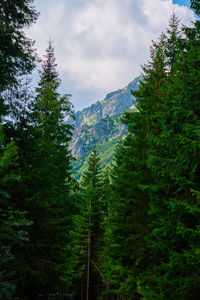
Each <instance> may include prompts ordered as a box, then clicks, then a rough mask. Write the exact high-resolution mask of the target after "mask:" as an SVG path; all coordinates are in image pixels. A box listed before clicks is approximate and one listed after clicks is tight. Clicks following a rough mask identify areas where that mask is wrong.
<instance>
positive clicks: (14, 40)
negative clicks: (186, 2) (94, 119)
mask: <svg viewBox="0 0 200 300" xmlns="http://www.w3.org/2000/svg"><path fill="white" fill-rule="evenodd" d="M32 2H33V1H31V0H12V1H1V3H0V40H1V43H0V299H20V300H21V299H52V298H54V299H55V298H58V299H63V298H64V299H69V298H70V297H72V298H73V299H77V300H78V299H81V300H95V299H113V300H116V299H132V300H137V299H145V300H156V299H158V300H160V299H171V300H174V299H180V300H190V299H191V300H198V299H200V290H199V286H200V279H199V278H200V204H199V197H200V175H199V174H200V170H199V169H200V157H199V153H200V149H199V148H200V85H199V82H200V21H199V20H197V21H195V23H194V24H193V26H191V28H187V27H183V28H181V27H180V26H179V21H178V19H177V17H176V16H175V15H173V16H172V17H171V19H170V23H169V27H168V29H167V31H166V32H165V33H163V34H161V36H160V38H159V39H158V41H157V42H153V44H152V47H151V51H150V59H149V62H148V63H147V64H146V65H144V67H143V81H142V82H141V83H140V87H139V90H138V91H136V92H134V95H135V96H136V98H137V104H136V108H135V110H133V111H129V112H127V113H125V115H124V119H123V122H124V123H125V124H126V126H127V129H128V133H127V137H126V138H125V139H124V140H122V141H121V142H120V143H119V145H118V147H117V149H116V154H115V158H114V160H113V164H112V166H111V168H110V170H109V169H107V170H106V171H103V170H101V168H100V166H99V161H100V157H99V155H98V153H97V151H96V149H93V151H92V153H91V155H90V157H89V158H88V169H87V171H86V172H85V173H84V174H83V176H82V179H81V181H80V182H79V183H78V182H75V181H74V180H73V177H72V175H71V163H72V162H71V161H72V158H71V154H70V151H69V144H70V140H71V138H72V128H71V126H70V125H69V124H68V123H67V122H66V119H67V117H69V116H72V112H71V103H70V101H69V97H70V95H64V96H61V95H60V94H59V92H58V88H59V85H60V83H61V82H60V78H59V74H58V73H57V71H56V62H55V56H54V48H53V45H52V42H51V41H49V44H48V47H47V49H46V54H45V56H44V60H43V65H42V70H41V73H40V80H39V83H38V87H37V88H36V90H35V91H33V92H32V91H31V89H30V84H29V79H26V78H25V79H24V76H25V75H28V74H30V73H31V72H32V70H33V68H34V66H35V64H36V62H37V55H36V54H35V53H34V50H33V42H32V41H30V40H29V39H27V38H26V37H25V35H24V33H23V28H24V27H25V26H27V25H31V24H32V23H33V22H35V21H36V19H37V17H38V14H37V13H36V11H35V10H34V8H33V7H32ZM191 8H192V9H193V10H194V11H195V13H196V15H197V16H199V13H200V2H199V0H195V1H191ZM67 295H68V296H67Z"/></svg>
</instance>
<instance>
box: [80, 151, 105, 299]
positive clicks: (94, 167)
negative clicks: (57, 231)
mask: <svg viewBox="0 0 200 300" xmlns="http://www.w3.org/2000/svg"><path fill="white" fill-rule="evenodd" d="M101 185H102V182H101V169H100V167H99V156H98V153H97V150H96V149H93V151H92V153H91V155H90V157H89V159H88V169H87V170H86V172H85V173H84V174H83V176H82V180H81V191H82V195H81V203H80V214H79V215H78V216H77V217H76V229H75V232H74V240H75V259H76V261H77V263H76V266H75V267H74V268H75V270H76V272H75V277H76V281H77V282H78V284H79V285H78V288H79V293H78V295H77V297H78V298H77V299H80V298H81V299H86V300H88V299H100V292H101V290H102V289H103V288H104V284H105V283H104V282H103V281H104V275H103V273H102V270H101V264H100V252H101V249H102V245H103V222H104V205H103V201H102V186H101ZM80 286H81V289H80Z"/></svg>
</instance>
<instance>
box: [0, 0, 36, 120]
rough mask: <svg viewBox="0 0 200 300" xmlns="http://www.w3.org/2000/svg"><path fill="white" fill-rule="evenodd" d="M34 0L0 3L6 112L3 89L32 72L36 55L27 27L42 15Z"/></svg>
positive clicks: (0, 85) (0, 84)
mask: <svg viewBox="0 0 200 300" xmlns="http://www.w3.org/2000/svg"><path fill="white" fill-rule="evenodd" d="M32 3H33V0H12V1H7V0H2V1H1V2H0V41H1V44H0V66H1V68H0V113H1V114H2V113H3V114H5V111H6V109H5V103H4V99H3V97H2V95H1V93H2V91H4V90H5V89H6V88H8V87H9V86H11V85H13V84H17V83H18V78H17V77H18V76H21V75H25V74H28V73H30V72H31V70H32V69H33V68H34V66H35V61H36V55H35V53H34V50H33V41H31V40H30V39H28V38H27V37H26V36H25V34H24V31H23V29H24V27H27V26H30V25H31V24H33V23H34V22H35V21H36V19H37V17H38V14H37V12H36V10H35V8H34V7H33V6H32Z"/></svg>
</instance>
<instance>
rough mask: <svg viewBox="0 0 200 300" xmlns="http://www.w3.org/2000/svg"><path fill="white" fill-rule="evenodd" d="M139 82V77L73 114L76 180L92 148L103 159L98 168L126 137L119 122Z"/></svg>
mask: <svg viewBox="0 0 200 300" xmlns="http://www.w3.org/2000/svg"><path fill="white" fill-rule="evenodd" d="M141 80H142V77H141V76H138V77H136V78H135V79H134V80H133V81H131V82H130V83H129V84H128V85H127V86H126V87H124V88H123V89H119V90H117V91H114V92H112V93H109V94H108V95H107V96H106V98H105V99H104V100H102V101H97V102H96V103H95V104H92V105H91V106H89V107H87V108H85V109H83V110H82V111H78V112H76V113H75V121H74V122H73V126H74V132H73V139H72V145H71V150H72V155H73V156H74V157H76V159H77V160H76V162H75V164H74V172H75V173H77V175H78V177H80V174H81V173H82V172H84V171H85V169H86V167H87V157H88V155H89V154H90V152H91V151H92V149H93V148H94V147H97V148H98V151H99V153H100V155H101V156H102V160H101V167H105V166H106V164H108V163H109V162H111V160H112V157H113V154H114V149H115V147H116V145H117V143H118V142H119V140H120V139H121V138H123V137H124V136H125V135H126V127H125V125H124V124H123V123H122V122H121V118H122V116H123V112H124V111H125V110H127V109H131V108H134V105H135V100H134V97H133V96H132V95H131V90H137V89H138V87H139V83H140V81H141Z"/></svg>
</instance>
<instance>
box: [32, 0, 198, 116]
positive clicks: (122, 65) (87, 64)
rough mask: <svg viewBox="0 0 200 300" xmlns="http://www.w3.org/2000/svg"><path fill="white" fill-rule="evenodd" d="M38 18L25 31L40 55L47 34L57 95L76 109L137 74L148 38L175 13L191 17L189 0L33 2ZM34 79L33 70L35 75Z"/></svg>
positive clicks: (186, 22)
mask: <svg viewBox="0 0 200 300" xmlns="http://www.w3.org/2000/svg"><path fill="white" fill-rule="evenodd" d="M34 3H35V6H36V9H37V10H38V11H39V12H40V17H39V19H38V21H37V23H36V24H35V25H33V26H32V27H31V28H30V29H29V30H28V33H27V35H28V36H29V37H30V38H32V39H33V40H35V41H36V43H35V47H36V49H37V53H38V54H39V56H40V57H41V58H42V57H43V55H44V54H45V49H46V47H47V45H48V40H49V38H50V37H51V39H52V40H53V43H54V46H55V55H56V59H57V64H58V66H57V70H58V72H59V74H60V77H61V80H62V84H61V93H67V94H72V97H71V102H72V104H73V105H74V109H75V110H81V109H82V108H84V107H86V106H88V105H90V104H92V103H94V102H96V101H97V100H103V99H104V98H105V96H106V94H107V93H109V92H112V91H114V90H116V89H119V88H123V87H124V86H126V85H127V84H128V83H129V82H130V81H132V80H133V79H134V78H135V77H136V76H138V75H140V73H141V66H142V65H143V64H144V63H146V62H147V60H148V57H149V48H150V45H151V42H152V40H157V39H158V37H159V35H160V34H161V32H162V31H163V30H165V28H166V27H167V25H168V22H169V18H170V15H171V14H172V13H173V12H175V13H176V14H177V16H178V17H179V18H180V20H181V24H184V25H190V24H191V21H192V20H194V15H193V12H192V11H191V10H190V9H189V1H188V0H182V1H181V0H174V1H172V0H42V1H41V0H35V2H34ZM33 78H34V81H35V82H36V81H37V80H38V77H37V71H35V72H34V74H33Z"/></svg>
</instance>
